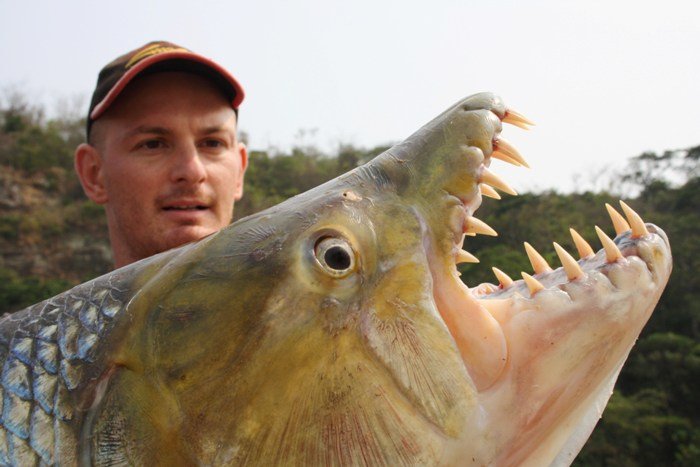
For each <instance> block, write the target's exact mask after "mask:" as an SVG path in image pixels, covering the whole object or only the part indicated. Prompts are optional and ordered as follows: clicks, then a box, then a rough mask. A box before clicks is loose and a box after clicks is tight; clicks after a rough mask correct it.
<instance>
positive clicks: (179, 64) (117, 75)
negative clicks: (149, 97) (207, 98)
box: [87, 41, 245, 136]
mask: <svg viewBox="0 0 700 467" xmlns="http://www.w3.org/2000/svg"><path fill="white" fill-rule="evenodd" d="M162 71H187V72H191V73H196V74H199V75H202V76H205V77H207V78H209V79H211V80H212V81H213V82H214V83H215V84H216V85H217V86H219V87H220V88H221V90H222V91H223V92H224V93H225V95H226V96H227V97H228V98H229V99H230V100H231V106H232V107H233V109H234V110H236V113H238V106H240V105H241V102H242V101H243V97H244V96H245V93H244V92H243V87H242V86H241V85H240V84H239V83H238V81H237V80H236V78H234V77H233V76H232V75H231V74H230V73H229V72H228V71H226V70H225V69H224V68H223V67H222V66H221V65H219V64H217V63H216V62H214V61H212V60H211V59H208V58H206V57H203V56H202V55H198V54H196V53H194V52H192V51H191V50H188V49H186V48H184V47H180V46H179V45H176V44H173V43H172V42H165V41H155V42H149V43H148V44H146V45H144V46H142V47H139V48H137V49H135V50H132V51H131V52H127V53H125V54H124V55H121V56H119V57H117V58H116V59H114V60H113V61H111V62H110V63H108V64H107V65H106V66H105V67H104V68H102V70H101V71H100V74H99V75H98V77H97V86H96V87H95V91H94V92H93V94H92V100H91V101H90V110H89V111H88V118H87V135H88V136H89V135H90V128H91V126H92V123H93V122H94V121H95V120H97V119H98V118H100V116H101V115H103V114H104V113H105V111H106V110H107V109H108V108H109V106H110V105H112V104H113V103H114V101H115V100H116V98H117V97H118V96H119V94H120V93H121V92H122V91H123V90H124V88H125V87H126V86H127V85H128V84H129V83H130V82H131V80H133V79H134V78H135V77H137V76H142V75H144V74H151V73H156V72H162Z"/></svg>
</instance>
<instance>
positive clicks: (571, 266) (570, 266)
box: [552, 242, 585, 281]
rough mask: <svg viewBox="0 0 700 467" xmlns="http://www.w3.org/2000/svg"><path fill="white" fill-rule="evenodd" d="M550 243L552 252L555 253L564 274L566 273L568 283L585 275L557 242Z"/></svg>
mask: <svg viewBox="0 0 700 467" xmlns="http://www.w3.org/2000/svg"><path fill="white" fill-rule="evenodd" d="M552 243H553V244H554V250H555V251H556V252H557V256H558V257H559V261H561V265H562V267H563V268H564V272H566V277H568V278H569V280H570V281H572V280H574V279H578V278H579V277H581V276H583V275H585V273H584V272H583V269H581V266H579V264H578V262H576V260H575V259H574V257H573V256H571V255H570V254H569V253H568V252H567V251H566V250H565V249H564V248H562V247H561V245H559V244H558V243H557V242H552Z"/></svg>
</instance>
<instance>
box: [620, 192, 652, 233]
mask: <svg viewBox="0 0 700 467" xmlns="http://www.w3.org/2000/svg"><path fill="white" fill-rule="evenodd" d="M620 206H622V210H623V211H625V215H626V216H627V220H629V221H630V225H631V226H632V238H639V237H643V236H644V235H648V234H649V231H648V230H647V226H646V225H644V221H643V220H642V218H641V217H640V216H639V214H637V213H636V212H634V209H632V208H631V207H629V206H627V203H625V202H624V201H620Z"/></svg>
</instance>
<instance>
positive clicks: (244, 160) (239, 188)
mask: <svg viewBox="0 0 700 467" xmlns="http://www.w3.org/2000/svg"><path fill="white" fill-rule="evenodd" d="M238 155H239V156H240V158H241V160H240V162H241V166H240V167H241V170H240V171H239V172H238V178H237V179H236V193H235V197H234V199H235V200H236V201H238V200H239V199H241V196H243V176H244V175H245V169H246V168H248V148H246V146H245V143H238Z"/></svg>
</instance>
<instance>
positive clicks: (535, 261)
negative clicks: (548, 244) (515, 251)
mask: <svg viewBox="0 0 700 467" xmlns="http://www.w3.org/2000/svg"><path fill="white" fill-rule="evenodd" d="M523 245H525V252H526V253H527V257H528V258H529V259H530V264H532V269H533V270H534V271H535V274H542V273H543V272H549V271H551V270H552V268H551V267H549V264H547V260H545V259H544V258H543V257H542V255H541V254H539V253H538V252H537V250H535V249H534V248H533V247H532V245H530V244H529V243H527V242H524V243H523Z"/></svg>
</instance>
